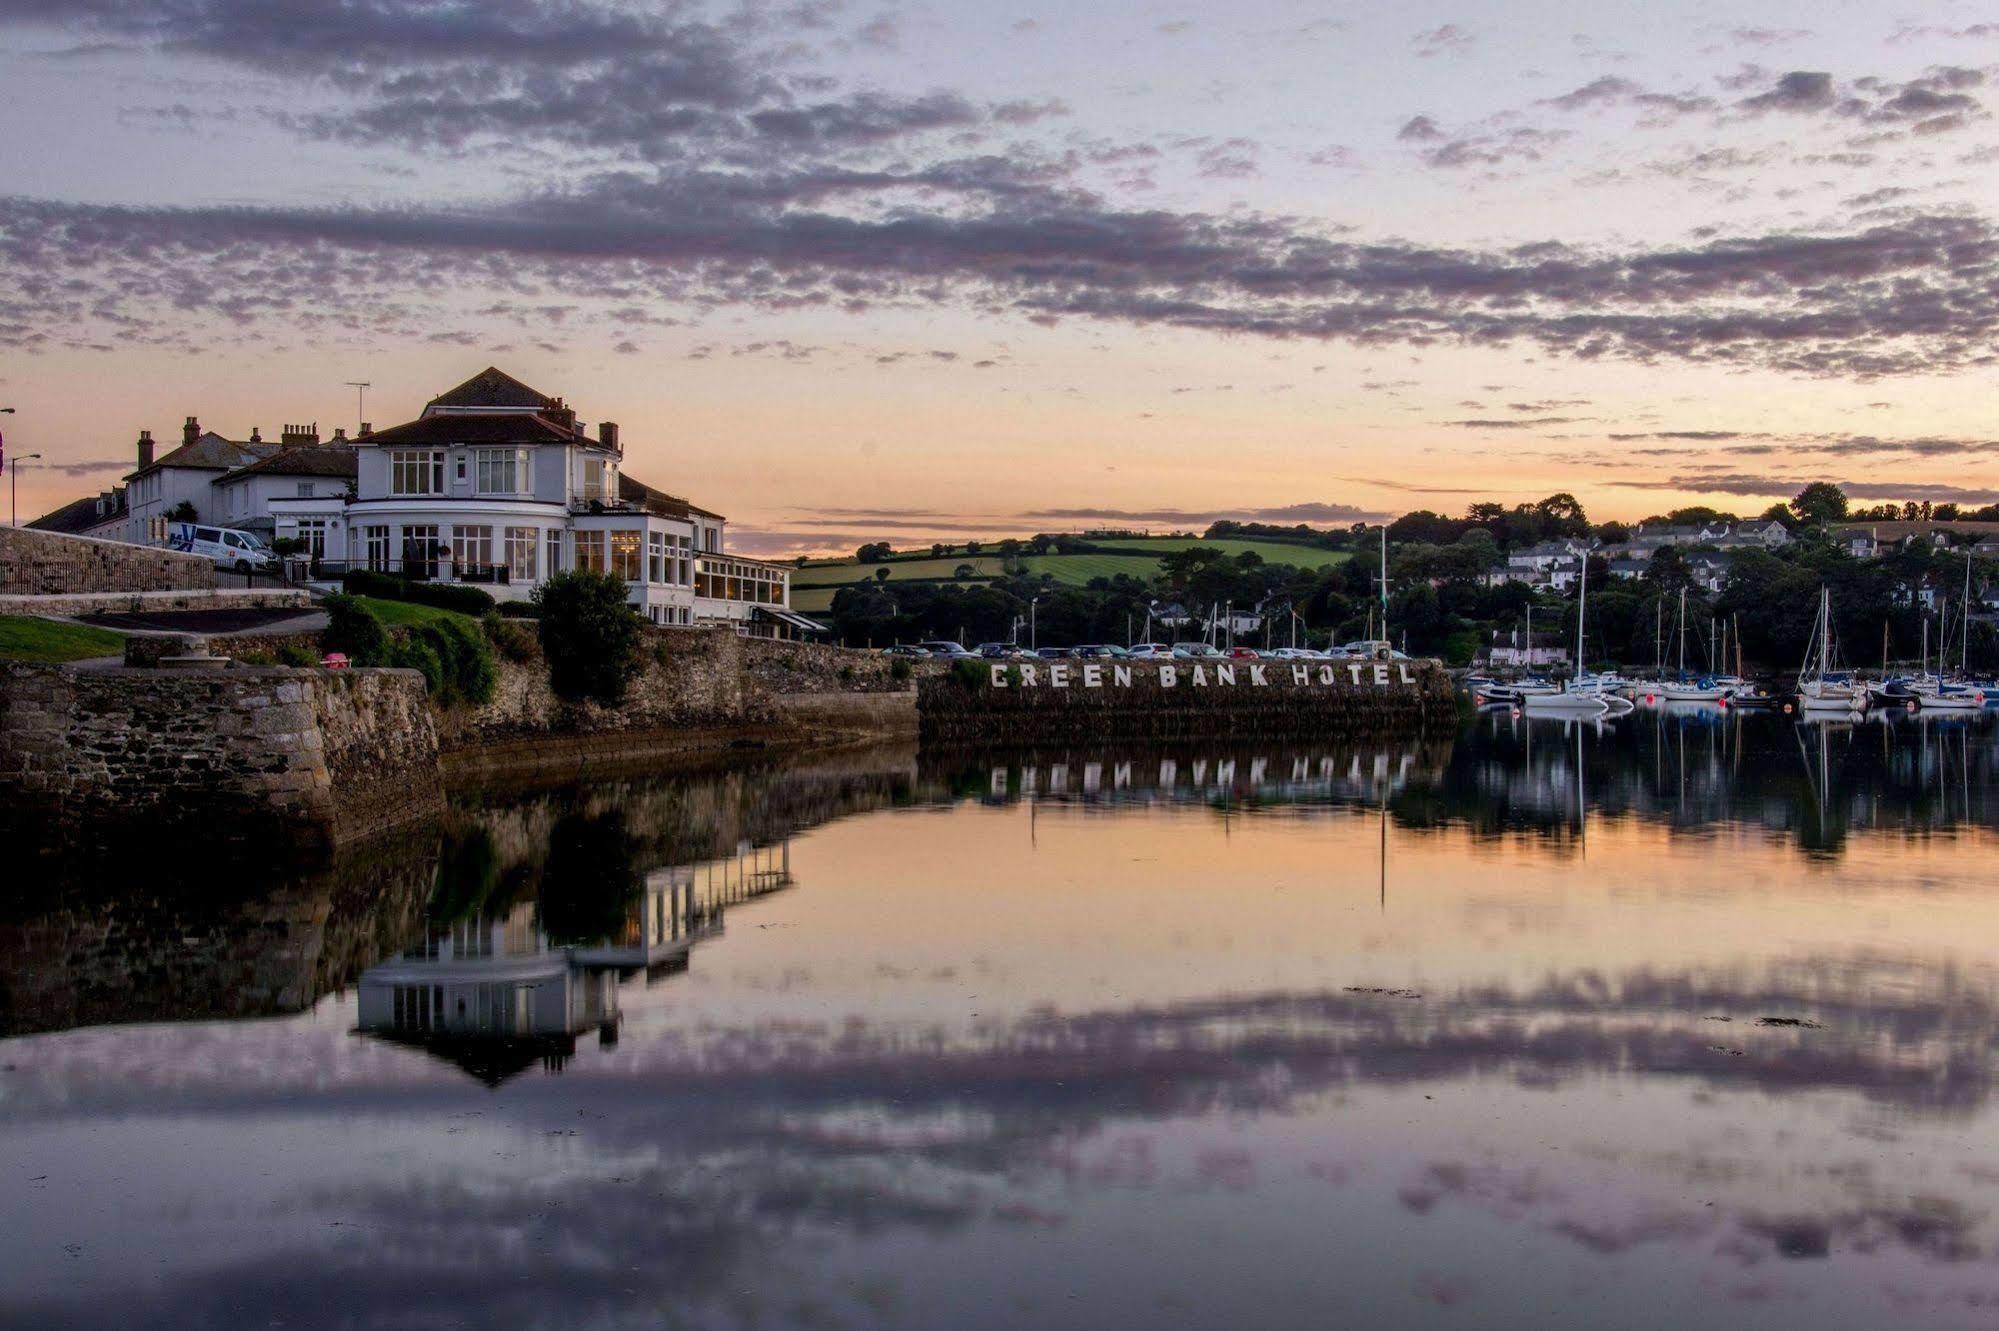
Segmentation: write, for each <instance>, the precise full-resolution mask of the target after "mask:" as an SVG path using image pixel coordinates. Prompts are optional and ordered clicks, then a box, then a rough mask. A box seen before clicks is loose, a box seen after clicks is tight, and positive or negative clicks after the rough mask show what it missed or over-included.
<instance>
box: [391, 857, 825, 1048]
mask: <svg viewBox="0 0 1999 1331" xmlns="http://www.w3.org/2000/svg"><path fill="white" fill-rule="evenodd" d="M790 883H791V847H790V845H789V844H788V843H781V844H779V845H776V846H766V847H761V848H757V847H749V846H745V847H744V848H742V849H741V850H740V851H739V852H738V853H737V854H736V855H735V856H733V857H731V858H729V859H721V860H710V861H707V862H705V863H701V864H683V865H672V866H669V867H666V868H661V869H657V870H654V871H653V872H652V873H650V874H648V875H647V876H646V880H645V888H644V891H643V893H642V894H641V895H640V896H639V898H638V900H637V901H635V902H634V903H633V904H632V906H631V908H630V909H629V910H628V911H627V912H626V914H625V920H624V927H623V929H622V930H620V931H619V932H618V933H617V934H615V935H614V936H611V937H607V938H602V939H594V940H589V941H586V942H572V943H558V942H555V941H554V940H553V939H551V938H550V937H549V936H548V934H547V933H546V932H545V931H544V929H543V928H542V925H541V920H540V911H539V909H538V907H537V905H536V903H534V902H532V901H524V902H520V903H518V904H516V905H514V906H513V907H512V908H511V909H510V910H508V911H507V913H506V914H505V915H501V916H474V917H471V918H469V919H464V920H457V921H454V922H452V923H450V924H447V925H441V926H437V927H434V928H432V929H431V930H430V931H429V932H428V933H426V934H425V936H424V937H423V939H422V940H421V941H420V942H419V943H418V944H417V945H416V946H415V947H413V948H411V949H410V950H409V951H407V952H405V953H404V954H403V955H402V956H400V957H397V958H396V959H395V960H393V961H387V962H384V963H382V964H381V965H379V966H375V967H373V968H371V969H369V970H368V971H366V972H365V973H364V974H363V975H362V976H361V983H360V1003H359V1008H360V1018H359V1026H360V1029H361V1031H363V1032H364V1033H366V1034H370V1035H379V1036H382V1037H384V1038H386V1039H391V1040H396V1041H399V1042H403V1043H408V1044H415V1045H420V1046H422V1047H423V1048H426V1049H428V1050H430V1051H431V1052H433V1053H435V1054H438V1055H439V1056H441V1057H444V1058H447V1059H450V1060H451V1061H452V1062H455V1063H457V1064H459V1065H460V1066H462V1067H464V1068H465V1069H466V1070H467V1071H468V1072H471V1073H472V1074H473V1075H474V1076H476V1077H478V1078H480V1079H481V1080H482V1081H487V1082H489V1083H491V1084H494V1085H497V1084H498V1083H500V1082H501V1081H504V1080H506V1079H507V1078H508V1077H511V1076H513V1075H514V1074H515V1073H517V1072H520V1071H522V1070H523V1069H525V1068H527V1067H528V1066H530V1065H532V1064H533V1063H536V1062H540V1063H541V1064H542V1065H543V1066H544V1067H546V1068H548V1069H550V1070H551V1071H553V1070H559V1069H560V1068H561V1067H562V1065H563V1064H564V1063H566V1062H567V1061H568V1060H569V1058H570V1056H572V1055H573V1054H574V1053H575V1052H576V1038H577V1037H578V1036H579V1035H582V1034H584V1033H585V1032H587V1031H590V1030H593V1029H594V1030H595V1031H596V1032H597V1034H598V1041H599V1043H600V1044H603V1045H606V1046H609V1045H612V1044H615V1043H616V1042H617V1038H618V1024H619V1021H620V1015H619V1008H618V986H619V984H620V983H621V982H622V981H624V980H625V979H627V978H629V977H630V976H632V975H635V974H643V975H644V976H645V978H646V983H647V984H651V983H652V982H653V981H654V980H656V979H660V978H662V977H664V976H667V975H672V974H676V973H678V972H680V971H683V970H685V969H687V964H688V954H689V953H690V952H692V951H693V948H694V945H695V944H696V943H698V942H701V941H702V940H703V939H707V938H712V937H715V936H716V935H718V934H720V933H721V932H722V913H723V911H724V909H725V908H726V907H729V906H732V905H739V904H742V903H744V902H748V901H752V900H755V899H756V898H758V897H762V896H767V895H769V894H770V893H772V892H775V891H778V890H779V889H781V888H784V887H787V886H789V885H790Z"/></svg>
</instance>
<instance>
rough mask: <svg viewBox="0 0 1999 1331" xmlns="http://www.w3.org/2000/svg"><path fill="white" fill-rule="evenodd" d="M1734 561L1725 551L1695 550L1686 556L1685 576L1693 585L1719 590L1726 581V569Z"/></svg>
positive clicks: (1712, 590)
mask: <svg viewBox="0 0 1999 1331" xmlns="http://www.w3.org/2000/svg"><path fill="white" fill-rule="evenodd" d="M1734 562H1735V561H1734V559H1733V558H1732V557H1731V556H1730V555H1728V554H1726V553H1715V552H1711V551H1696V552H1694V553H1693V554H1690V555H1688V556H1687V576H1688V578H1689V579H1691V580H1692V582H1693V584H1694V585H1695V586H1697V587H1702V588H1705V589H1706V590H1707V591H1710V592H1719V591H1720V590H1721V587H1722V584H1723V583H1725V582H1727V581H1728V570H1729V567H1730V566H1731V565H1732V564H1733V563H1734Z"/></svg>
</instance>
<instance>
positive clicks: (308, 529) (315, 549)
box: [298, 518, 326, 559]
mask: <svg viewBox="0 0 1999 1331" xmlns="http://www.w3.org/2000/svg"><path fill="white" fill-rule="evenodd" d="M298 538H299V539H300V540H301V541H304V542H305V552H306V554H307V555H309V556H311V557H312V558H314V559H324V558H326V519H325V518H300V519H299V520H298Z"/></svg>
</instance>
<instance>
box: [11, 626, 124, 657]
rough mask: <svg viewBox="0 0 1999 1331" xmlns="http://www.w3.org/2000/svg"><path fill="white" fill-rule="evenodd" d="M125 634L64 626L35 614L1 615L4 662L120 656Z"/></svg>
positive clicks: (122, 651) (88, 627) (84, 627)
mask: <svg viewBox="0 0 1999 1331" xmlns="http://www.w3.org/2000/svg"><path fill="white" fill-rule="evenodd" d="M124 651H125V635H124V634H122V633H113V632H112V631H111V630H110V629H99V628H92V627H91V626H90V625H88V624H63V623H58V622H57V621H55V620H53V619H37V618H35V617H34V616H32V615H0V660H7V661H37V662H41V663H43V664H47V663H49V662H52V661H81V660H83V659H84V658H85V657H90V656H120V655H122V654H123V653H124Z"/></svg>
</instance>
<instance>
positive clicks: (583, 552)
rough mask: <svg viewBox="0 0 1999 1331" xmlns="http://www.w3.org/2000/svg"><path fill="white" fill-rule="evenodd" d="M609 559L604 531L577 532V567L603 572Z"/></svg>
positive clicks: (593, 571)
mask: <svg viewBox="0 0 1999 1331" xmlns="http://www.w3.org/2000/svg"><path fill="white" fill-rule="evenodd" d="M608 563H609V561H608V560H607V558H606V556H605V554H604V533H603V532H600V531H579V532H577V533H576V567H577V568H578V569H579V570H582V569H588V570H589V571H591V572H592V573H602V572H603V571H604V570H605V568H606V567H607V566H608Z"/></svg>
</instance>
